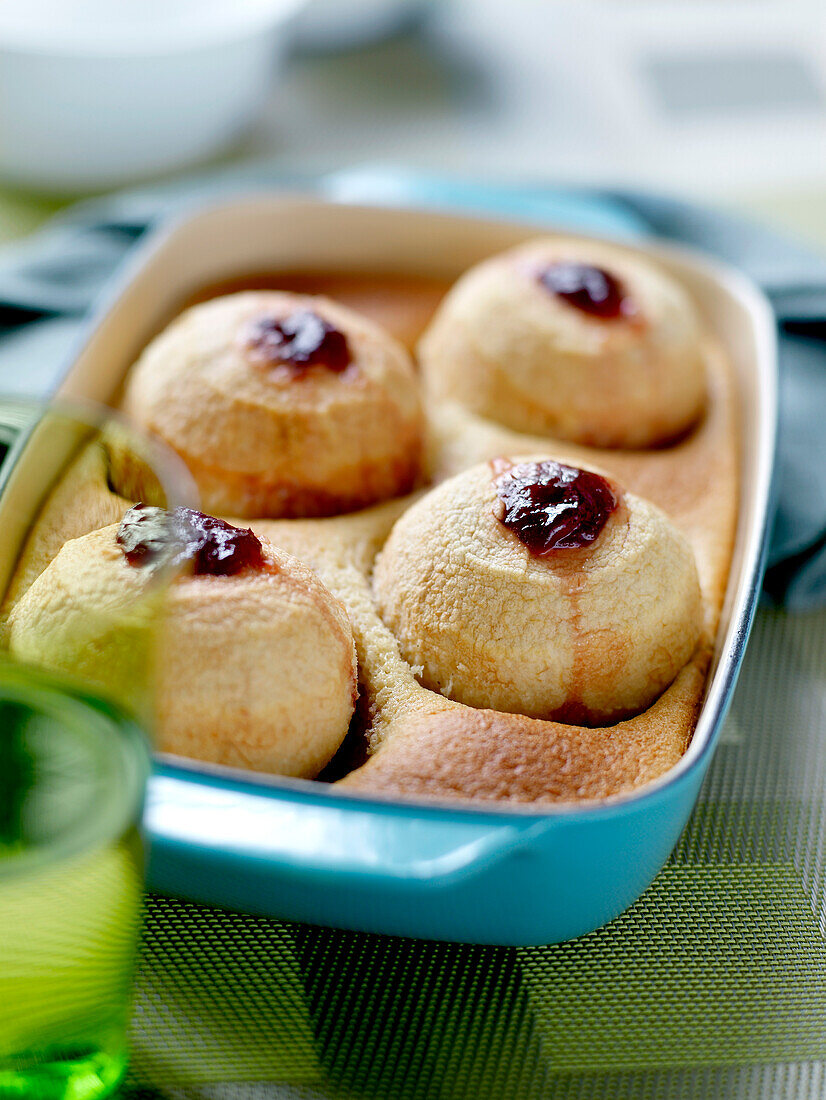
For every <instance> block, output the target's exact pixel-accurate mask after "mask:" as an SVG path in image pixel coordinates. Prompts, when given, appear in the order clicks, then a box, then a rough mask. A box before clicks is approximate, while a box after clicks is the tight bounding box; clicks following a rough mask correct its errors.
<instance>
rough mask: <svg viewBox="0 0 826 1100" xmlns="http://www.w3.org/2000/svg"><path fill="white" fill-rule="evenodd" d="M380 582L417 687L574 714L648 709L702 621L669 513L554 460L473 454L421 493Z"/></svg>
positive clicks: (587, 719) (609, 717)
mask: <svg viewBox="0 0 826 1100" xmlns="http://www.w3.org/2000/svg"><path fill="white" fill-rule="evenodd" d="M374 589H375V594H376V598H377V601H378V604H379V608H380V611H381V614H382V617H383V618H384V620H385V622H386V623H387V625H388V626H389V627H390V629H391V630H392V631H393V632H394V634H395V635H396V638H397V639H398V641H399V645H400V647H401V652H402V654H403V656H404V657H405V659H406V660H407V661H408V662H409V663H410V665H411V666H412V667H413V668H414V670H416V672H417V674H418V676H419V678H420V680H421V682H422V684H423V685H424V686H425V687H428V688H431V689H432V690H434V691H439V692H441V693H442V694H444V695H446V696H448V697H450V698H451V699H454V700H456V701H457V702H460V703H465V704H467V705H469V706H473V707H479V708H488V709H491V710H496V711H506V712H511V713H519V714H524V715H529V716H531V717H535V718H551V719H556V720H558V721H563V722H569V723H572V724H577V725H603V724H608V723H611V722H616V721H618V720H620V719H621V718H624V717H627V716H629V715H631V714H635V713H639V712H640V711H642V710H644V709H645V708H646V707H647V706H648V705H649V704H650V703H651V702H653V700H654V699H656V698H657V697H658V696H659V695H660V694H661V692H662V691H663V690H664V689H665V688H666V687H667V686H668V685H669V684H670V683H671V682H672V680H673V679H674V677H675V676H676V675H677V673H678V672H679V671H680V669H681V668H682V667H683V666H684V665H685V663H686V662H687V661H688V659H689V658H690V657H691V655H692V653H693V652H694V650H695V648H696V646H697V642H698V640H699V637H700V630H701V622H702V606H701V596H700V587H699V582H698V578H697V570H696V566H695V563H694V557H693V554H692V552H691V549H690V547H689V545H688V543H687V541H686V540H685V538H684V537H683V536H682V534H681V533H680V532H679V531H677V529H676V528H675V527H674V526H673V525H672V524H671V522H670V521H669V520H668V519H667V518H666V516H665V515H663V513H662V512H660V511H659V510H658V509H656V508H655V507H654V506H653V505H651V504H649V503H647V502H646V501H644V500H642V499H640V498H639V497H636V496H634V495H633V494H631V493H627V492H623V491H622V490H621V489H620V488H619V486H617V485H615V484H613V483H612V482H610V481H609V480H608V479H606V478H604V477H602V476H601V475H600V474H598V473H595V472H593V471H590V470H582V469H578V468H575V467H572V466H566V465H564V464H562V463H559V462H556V461H553V460H550V459H543V460H538V461H537V460H525V461H521V460H519V461H517V460H513V461H511V460H507V459H500V460H496V461H495V462H494V463H492V464H488V463H485V464H484V465H480V466H475V467H473V468H471V469H469V470H466V471H464V472H463V473H461V474H459V475H458V476H456V477H454V478H451V479H450V480H449V481H446V482H444V483H443V484H442V485H440V486H439V487H438V488H436V489H434V490H433V491H431V492H430V493H428V494H427V495H426V496H425V497H423V498H422V499H421V500H419V501H417V503H416V504H414V505H413V506H412V507H411V508H410V509H409V510H408V511H407V512H406V513H405V514H404V515H403V516H402V517H401V518H400V519H399V520H398V521H397V523H396V525H395V527H394V528H393V531H392V533H391V535H390V538H389V539H388V541H387V543H386V545H385V547H384V550H383V551H382V553H381V555H380V557H379V559H378V562H377V565H376V570H375V576H374Z"/></svg>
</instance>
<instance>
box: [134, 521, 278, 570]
mask: <svg viewBox="0 0 826 1100" xmlns="http://www.w3.org/2000/svg"><path fill="white" fill-rule="evenodd" d="M117 541H118V545H119V546H120V548H121V549H122V550H123V553H124V556H125V558H126V560H127V561H128V562H129V564H130V565H136V566H137V565H155V564H168V565H171V566H178V565H188V566H189V567H190V569H191V572H192V573H194V574H195V575H196V576H204V575H207V576H212V577H229V576H233V575H234V574H235V573H240V572H241V570H242V569H260V568H261V567H262V566H263V564H264V554H263V548H262V546H261V543H260V542H259V541H258V539H257V538H256V537H255V535H254V534H253V533H252V531H251V530H249V528H246V529H245V528H243V527H233V526H232V525H231V524H229V523H224V521H223V520H222V519H215V517H214V516H205V515H204V513H203V512H196V511H194V510H193V509H192V508H175V509H174V510H172V511H167V510H166V509H165V508H154V507H151V506H150V505H147V504H136V505H135V506H134V507H133V508H130V509H129V511H128V512H127V513H126V514H125V515H124V517H123V519H122V520H121V524H120V527H119V528H118V534H117Z"/></svg>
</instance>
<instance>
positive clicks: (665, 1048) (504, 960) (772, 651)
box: [127, 610, 826, 1100]
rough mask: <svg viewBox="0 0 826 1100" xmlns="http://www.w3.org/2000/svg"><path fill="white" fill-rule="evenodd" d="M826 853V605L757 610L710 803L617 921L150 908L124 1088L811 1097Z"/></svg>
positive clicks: (605, 1099) (195, 1092)
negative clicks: (397, 932) (304, 915)
mask: <svg viewBox="0 0 826 1100" xmlns="http://www.w3.org/2000/svg"><path fill="white" fill-rule="evenodd" d="M825 854H826V612H810V613H807V614H803V615H796V616H794V615H789V614H788V613H786V612H783V611H768V610H765V611H762V612H761V613H760V614H759V615H758V619H757V623H756V626H755V630H754V634H753V638H752V642H751V645H750V648H749V652H748V654H747V657H746V661H745V666H744V670H743V674H742V676H741V680H740V684H739V686H738V690H737V693H736V696H735V700H734V704H733V707H732V712H731V717H730V719H729V721H728V723H727V726H726V729H725V732H724V738H723V742H722V744H721V745H720V748H719V750H718V752H717V755H716V758H715V760H714V762H713V763H712V767H711V772H710V775H709V778H708V781H707V782H706V785H705V787H704V789H703V797H702V800H701V802H700V804H699V806H698V807H697V810H696V811H695V813H694V815H693V817H692V819H691V822H690V824H689V826H688V828H687V829H686V831H685V833H684V835H683V837H682V838H681V840H680V843H679V845H678V847H677V850H676V851H675V853H674V855H673V856H672V858H671V859H670V861H669V863H668V865H667V867H666V868H665V870H664V871H663V872H662V874H661V875H660V876H659V877H658V878H657V880H656V881H655V883H654V885H653V886H652V887H651V889H650V890H649V891H648V892H647V893H646V894H645V895H644V897H643V898H641V899H640V901H639V902H637V904H636V905H635V906H633V907H632V908H631V909H630V910H629V911H628V912H627V913H625V914H624V915H623V916H621V917H619V918H618V919H617V920H616V921H614V922H613V923H612V924H611V925H609V926H608V927H606V928H603V929H601V930H599V931H597V932H594V933H592V934H591V935H590V936H585V937H584V938H582V939H580V940H577V941H575V942H572V943H567V944H559V945H554V946H549V947H537V948H521V949H505V948H498V949H494V948H482V947H472V946H464V945H453V944H430V943H420V942H416V941H411V940H397V939H392V938H389V937H387V938H384V937H378V936H367V935H359V934H357V933H349V932H338V931H335V930H328V929H319V928H312V927H306V926H300V925H293V924H288V923H283V922H277V921H270V920H266V919H263V918H258V917H246V916H237V915H235V916H233V915H229V914H225V913H221V912H218V911H215V910H209V909H205V908H201V907H198V906H194V905H188V904H185V903H183V902H180V901H174V900H169V899H161V898H150V899H149V900H148V906H147V920H146V928H145V936H144V950H143V956H142V962H141V966H140V969H139V974H138V981H137V986H136V1008H135V1016H134V1024H133V1070H132V1083H131V1087H130V1089H128V1090H127V1092H128V1094H129V1095H130V1096H131V1097H132V1100H138V1098H140V1097H145V1098H147V1100H148V1098H150V1097H173V1098H184V1097H185V1098H193V1100H194V1098H199V1100H259V1098H261V1100H263V1098H268V1100H270V1098H279V1097H295V1098H299V1097H306V1098H321V1097H330V1098H339V1097H341V1098H356V1097H370V1098H385V1097H386V1098H388V1100H395V1098H398V1100H407V1098H410V1100H425V1098H427V1100H430V1098H444V1100H464V1098H467V1100H487V1098H490V1100H496V1098H500V1097H501V1098H506V1100H511V1098H512V1100H521V1098H523V1097H524V1098H526V1100H532V1098H534V1097H536V1098H540V1097H562V1098H571V1100H573V1098H577V1100H678V1098H679V1100H695V1098H696V1100H706V1098H709V1100H711V1098H715V1100H716V1098H718V1097H720V1098H728V1097H743V1098H744V1100H783V1098H787V1097H788V1098H789V1100H792V1098H794V1100H809V1098H812V1100H814V1098H818V1100H820V1098H821V1097H822V1096H823V1095H824V1092H826V942H825V941H824V931H826V927H825V925H824V922H826V896H825V894H824V868H825V867H826V861H825V860H824V855H825ZM514 904H519V899H514Z"/></svg>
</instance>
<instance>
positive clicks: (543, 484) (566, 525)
mask: <svg viewBox="0 0 826 1100" xmlns="http://www.w3.org/2000/svg"><path fill="white" fill-rule="evenodd" d="M499 470H501V460H499V462H498V463H496V464H494V471H497V472H498V471H499ZM495 484H496V495H497V498H498V501H497V509H496V517H497V519H499V520H500V522H502V523H504V525H505V526H506V527H507V528H508V530H510V531H513V533H514V534H515V535H516V536H517V538H518V539H519V540H520V542H522V543H523V544H524V545H525V546H527V548H528V549H529V550H530V552H531V553H532V554H535V555H536V556H537V557H540V558H541V557H546V556H547V555H549V554H552V553H553V552H554V551H555V550H578V549H581V548H582V547H585V546H590V545H591V543H592V542H594V541H595V539H596V538H597V537H598V536H599V533H600V531H602V529H603V527H604V526H605V524H606V523H607V521H608V517H609V516H610V515H611V513H612V512H613V511H614V509H615V508H616V507H617V505H618V503H619V499H618V496H617V493H616V491H615V490H614V489H613V488H612V486H611V484H610V482H608V481H606V480H605V478H604V477H601V476H600V475H599V474H595V473H592V472H591V471H590V470H580V469H577V467H575V466H564V465H563V464H562V463H561V462H553V461H550V460H549V461H547V462H520V463H519V464H518V465H516V466H511V467H510V469H509V470H507V471H506V472H505V473H500V474H499V476H498V477H497V478H496V481H495Z"/></svg>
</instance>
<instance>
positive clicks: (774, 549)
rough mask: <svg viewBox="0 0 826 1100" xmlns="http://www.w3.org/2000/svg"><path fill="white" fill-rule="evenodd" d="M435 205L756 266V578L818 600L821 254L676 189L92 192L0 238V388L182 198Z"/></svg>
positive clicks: (823, 318)
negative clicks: (760, 497)
mask: <svg viewBox="0 0 826 1100" xmlns="http://www.w3.org/2000/svg"><path fill="white" fill-rule="evenodd" d="M273 188H277V189H284V190H290V191H296V190H301V191H305V192H306V191H310V192H314V193H316V194H321V195H324V196H326V197H332V198H336V199H339V200H343V201H361V202H381V203H389V204H394V205H417V206H436V207H439V208H450V209H457V208H458V209H462V210H465V211H473V212H482V213H494V214H496V215H498V216H505V217H515V218H520V219H523V220H533V221H536V222H538V223H542V222H547V223H548V224H549V225H561V226H565V227H573V228H575V229H581V230H583V231H589V232H594V233H605V234H607V235H611V236H620V237H626V238H633V237H638V236H642V235H645V234H654V235H657V236H662V237H668V238H671V239H673V240H676V241H680V242H684V243H687V244H690V245H694V246H696V247H698V248H701V249H703V250H705V251H706V252H709V253H712V254H714V255H716V256H718V257H720V258H722V259H724V260H726V261H728V262H729V263H731V264H733V265H735V266H736V267H739V268H740V269H741V270H743V271H744V272H746V273H747V274H748V275H750V276H751V277H752V278H753V279H755V280H756V281H757V282H758V283H759V284H760V285H761V286H762V287H763V289H764V290H765V292H766V293H767V295H768V296H769V298H770V300H771V302H772V305H773V306H774V309H775V312H776V315H777V320H778V325H779V330H780V359H781V362H780V374H781V427H780V443H779V454H778V468H777V480H776V488H777V494H776V496H777V514H776V520H775V524H774V528H773V532H772V539H771V546H770V553H769V570H768V574H767V580H766V591H767V593H768V594H769V596H770V598H771V599H773V600H774V601H776V602H778V603H783V604H785V605H786V606H787V607H788V608H790V609H792V610H801V609H806V608H812V607H818V606H823V605H826V433H824V432H823V431H822V429H821V419H822V417H823V414H824V412H825V411H826V342H824V341H826V257H820V256H818V255H817V254H815V253H814V252H811V251H809V250H807V249H806V248H804V247H802V246H800V245H798V244H795V243H792V242H791V241H788V240H786V239H784V238H783V237H781V236H779V235H778V234H776V233H774V232H771V231H769V230H767V229H764V228H761V227H759V226H756V225H752V224H750V223H748V222H746V221H743V220H741V219H739V218H735V217H732V216H730V215H728V214H724V213H721V212H719V211H715V210H710V209H706V208H702V207H698V206H695V205H693V204H689V203H685V202H681V201H678V200H675V199H667V198H662V197H658V196H653V195H648V194H644V193H637V192H625V191H605V190H596V189H582V190H574V189H570V188H569V189H558V188H536V187H532V188H510V187H504V186H487V185H483V184H478V183H468V182H464V181H457V180H446V179H441V178H430V177H423V176H417V175H408V174H405V173H403V172H397V171H388V170H381V169H360V170H358V171H350V172H344V173H337V174H335V175H331V176H327V177H324V178H321V179H317V178H310V177H306V176H296V175H288V174H285V173H284V172H283V171H281V170H279V169H276V168H274V167H273V166H272V165H267V164H251V165H247V166H245V167H243V168H240V169H239V168H235V169H233V170H231V171H228V172H224V173H220V174H213V175H210V176H202V177H192V178H189V179H187V180H186V181H177V182H175V183H174V184H170V185H166V186H162V187H153V188H146V189H143V190H139V191H132V192H129V193H125V194H118V195H114V196H110V197H106V198H103V199H96V200H91V201H88V202H84V203H82V204H79V205H78V206H76V207H73V208H72V209H71V210H69V211H68V212H66V213H63V214H61V215H59V216H57V217H56V218H54V219H53V220H52V221H51V222H49V223H48V224H47V225H46V226H45V227H44V228H43V229H41V230H40V231H38V232H37V233H35V234H34V235H33V236H31V237H29V238H27V239H26V240H25V241H23V242H21V243H17V244H14V245H10V246H7V247H6V248H5V249H4V250H2V251H0V391H5V392H6V393H14V392H25V393H29V394H31V393H33V392H43V393H47V392H49V390H50V389H51V388H52V387H53V386H54V385H55V384H56V383H57V382H58V381H59V379H60V378H61V376H62V373H63V371H64V369H65V366H66V364H67V356H68V354H69V352H70V350H71V348H72V347H73V346H74V341H75V340H76V338H77V336H78V334H79V332H80V331H81V330H82V326H83V324H84V318H85V317H86V316H87V315H88V314H89V312H90V311H92V310H93V309H94V305H95V302H96V300H97V298H98V296H99V295H100V293H101V291H102V289H103V288H104V287H105V285H106V284H107V282H108V281H109V279H110V277H111V276H112V274H113V272H114V271H115V270H116V269H117V267H118V266H119V265H120V264H121V263H122V261H123V260H124V258H125V257H126V255H127V254H128V252H129V250H130V249H131V248H132V246H133V245H134V244H135V242H136V241H137V240H138V238H140V237H141V236H142V235H143V234H144V233H145V232H146V231H147V230H148V229H150V228H153V227H155V226H157V225H158V224H159V223H160V222H162V221H163V220H164V219H167V218H169V217H172V216H174V215H176V214H180V213H182V212H183V211H184V210H185V209H186V208H188V207H191V206H193V205H198V204H201V203H204V202H209V201H215V200H218V199H222V198H227V197H229V196H231V195H233V194H240V193H243V192H256V191H257V192H260V191H262V190H264V189H273Z"/></svg>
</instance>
